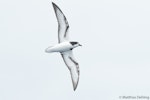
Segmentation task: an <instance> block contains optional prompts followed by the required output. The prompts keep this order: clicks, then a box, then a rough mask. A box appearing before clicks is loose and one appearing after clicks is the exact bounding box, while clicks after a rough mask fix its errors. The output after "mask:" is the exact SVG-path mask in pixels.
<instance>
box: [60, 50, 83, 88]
mask: <svg viewBox="0 0 150 100" xmlns="http://www.w3.org/2000/svg"><path fill="white" fill-rule="evenodd" d="M61 55H62V58H63V60H64V62H65V64H66V65H67V67H68V69H69V71H70V74H71V79H72V83H73V88H74V90H76V88H77V85H78V82H79V74H80V71H79V64H78V63H77V61H76V60H75V58H74V56H73V53H72V51H71V50H70V51H67V52H63V53H62V54H61Z"/></svg>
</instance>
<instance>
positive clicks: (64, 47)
mask: <svg viewBox="0 0 150 100" xmlns="http://www.w3.org/2000/svg"><path fill="white" fill-rule="evenodd" d="M72 48H73V46H72V45H71V44H70V42H62V43H59V44H56V45H54V46H50V47H48V48H47V49H46V52H48V53H51V52H60V53H62V52H65V51H69V50H71V49H72Z"/></svg>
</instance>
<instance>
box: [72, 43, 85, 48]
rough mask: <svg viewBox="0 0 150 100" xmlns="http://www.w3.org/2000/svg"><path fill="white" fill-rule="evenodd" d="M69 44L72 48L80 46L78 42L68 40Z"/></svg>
mask: <svg viewBox="0 0 150 100" xmlns="http://www.w3.org/2000/svg"><path fill="white" fill-rule="evenodd" d="M70 44H71V45H72V46H73V48H75V47H78V46H82V45H81V44H79V43H78V42H70Z"/></svg>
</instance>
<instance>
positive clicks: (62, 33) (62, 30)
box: [52, 2, 69, 43]
mask: <svg viewBox="0 0 150 100" xmlns="http://www.w3.org/2000/svg"><path fill="white" fill-rule="evenodd" d="M52 4H53V8H54V11H55V14H56V17H57V21H58V41H59V43H60V42H64V41H66V40H68V34H67V33H68V29H69V24H68V21H67V19H66V17H65V15H64V14H63V12H62V11H61V9H60V8H59V7H58V6H57V5H56V4H55V3H53V2H52Z"/></svg>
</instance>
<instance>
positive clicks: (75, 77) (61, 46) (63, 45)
mask: <svg viewBox="0 0 150 100" xmlns="http://www.w3.org/2000/svg"><path fill="white" fill-rule="evenodd" d="M52 5H53V8H54V11H55V14H56V18H57V21H58V44H56V45H54V46H50V47H48V48H47V49H46V50H45V51H46V52H47V53H52V52H59V53H60V54H61V56H62V58H63V60H64V62H65V64H66V66H67V67H68V69H69V71H70V74H71V79H72V83H73V89H74V91H75V90H76V88H77V85H78V82H79V73H80V71H79V64H78V62H77V61H76V60H75V58H74V56H73V52H72V50H73V49H74V48H76V47H78V46H82V45H81V44H79V43H78V42H76V41H69V37H68V35H69V34H68V30H69V24H68V21H67V19H66V17H65V15H64V14H63V12H62V11H61V10H60V8H59V7H58V6H57V5H56V4H55V3H53V2H52Z"/></svg>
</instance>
